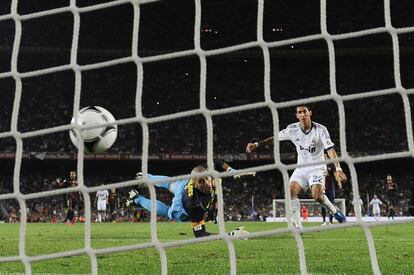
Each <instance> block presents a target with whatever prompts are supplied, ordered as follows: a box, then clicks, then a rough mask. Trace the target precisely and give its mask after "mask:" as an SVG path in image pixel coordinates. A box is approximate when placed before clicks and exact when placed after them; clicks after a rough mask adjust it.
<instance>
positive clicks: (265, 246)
mask: <svg viewBox="0 0 414 275" xmlns="http://www.w3.org/2000/svg"><path fill="white" fill-rule="evenodd" d="M237 226H245V229H246V230H248V231H250V232H256V231H263V230H271V229H276V228H282V227H285V226H286V224H283V223H265V222H243V223H236V222H234V223H233V222H230V223H226V230H227V231H230V230H231V229H233V228H235V227H237ZM307 226H319V224H316V223H314V224H312V223H308V224H307ZM207 228H208V230H209V231H211V232H218V227H217V225H215V224H207ZM84 230H85V227H84V225H83V224H75V225H74V226H67V225H66V224H28V225H27V239H26V245H27V248H26V253H27V254H28V255H30V256H35V255H41V254H50V253H56V252H63V251H68V250H73V249H81V248H83V246H84ZM158 235H159V238H160V240H161V241H173V240H180V239H192V238H193V234H192V231H191V229H190V225H189V224H188V223H176V224H172V223H168V222H161V223H158ZM372 235H373V237H374V240H375V245H376V249H377V255H378V262H379V265H380V270H381V272H382V274H414V224H413V223H410V224H401V225H388V226H381V227H376V228H372ZM91 236H92V247H93V248H107V247H114V246H122V245H133V244H140V243H147V242H150V240H151V238H150V224H149V223H135V224H131V223H123V224H114V223H106V224H92V228H91ZM302 237H303V241H304V245H305V255H306V259H307V266H308V271H309V272H310V273H312V274H372V269H371V265H370V258H369V252H368V245H367V240H366V238H365V234H364V232H363V230H362V229H361V228H359V227H355V228H348V229H340V230H338V229H337V230H329V231H324V232H315V233H306V234H304V235H303V236H302ZM18 242H19V225H18V224H0V257H7V256H16V255H18V246H19V244H18ZM234 247H235V250H236V256H237V272H238V274H297V273H299V264H298V250H297V247H296V243H295V240H294V237H293V236H292V235H291V234H283V235H278V236H272V237H264V238H254V239H250V240H247V241H242V240H239V241H235V242H234ZM166 254H167V262H168V273H169V274H229V273H230V262H229V256H228V249H227V244H226V243H225V242H224V241H213V242H206V243H200V244H191V245H184V246H180V247H174V248H167V249H166ZM97 259H98V268H99V273H100V274H160V272H161V265H160V257H159V254H158V251H157V250H156V249H155V248H148V249H143V250H135V251H128V252H117V253H113V254H103V255H98V257H97ZM24 271H25V270H24V266H23V264H22V263H21V262H7V263H4V262H2V263H0V274H7V273H24ZM32 272H33V273H34V274H36V273H39V274H44V273H54V274H56V273H59V274H88V273H90V272H91V264H90V258H89V256H88V255H86V254H84V255H79V256H73V257H68V258H59V259H53V260H46V261H39V262H33V263H32Z"/></svg>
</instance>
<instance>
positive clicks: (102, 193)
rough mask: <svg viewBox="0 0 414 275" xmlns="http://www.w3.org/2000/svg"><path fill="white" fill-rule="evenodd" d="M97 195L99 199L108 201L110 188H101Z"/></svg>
mask: <svg viewBox="0 0 414 275" xmlns="http://www.w3.org/2000/svg"><path fill="white" fill-rule="evenodd" d="M96 197H97V198H98V201H106V199H107V198H108V197H109V193H108V190H99V191H98V192H96Z"/></svg>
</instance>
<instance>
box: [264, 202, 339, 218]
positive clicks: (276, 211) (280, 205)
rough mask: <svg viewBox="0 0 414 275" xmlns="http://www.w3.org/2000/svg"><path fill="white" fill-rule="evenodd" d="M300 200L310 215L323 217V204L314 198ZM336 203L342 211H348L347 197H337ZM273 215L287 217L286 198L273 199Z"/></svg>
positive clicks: (274, 216)
mask: <svg viewBox="0 0 414 275" xmlns="http://www.w3.org/2000/svg"><path fill="white" fill-rule="evenodd" d="M299 202H300V205H301V206H305V207H306V208H307V209H308V213H309V217H321V215H322V214H321V205H320V204H319V203H318V202H316V201H315V200H313V199H299ZM334 204H335V206H336V207H338V208H339V210H341V212H342V213H346V208H345V199H335V202H334ZM272 216H273V218H277V217H286V200H284V199H274V200H273V203H272ZM318 221H319V220H318Z"/></svg>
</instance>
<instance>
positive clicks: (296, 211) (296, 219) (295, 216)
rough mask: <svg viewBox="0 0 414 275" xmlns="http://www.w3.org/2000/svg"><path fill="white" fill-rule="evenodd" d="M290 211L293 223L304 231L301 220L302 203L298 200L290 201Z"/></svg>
mask: <svg viewBox="0 0 414 275" xmlns="http://www.w3.org/2000/svg"><path fill="white" fill-rule="evenodd" d="M290 210H291V215H292V217H291V218H292V221H293V223H294V224H295V226H296V227H297V228H300V229H302V228H303V226H302V222H301V220H300V202H299V199H298V198H292V199H291V200H290Z"/></svg>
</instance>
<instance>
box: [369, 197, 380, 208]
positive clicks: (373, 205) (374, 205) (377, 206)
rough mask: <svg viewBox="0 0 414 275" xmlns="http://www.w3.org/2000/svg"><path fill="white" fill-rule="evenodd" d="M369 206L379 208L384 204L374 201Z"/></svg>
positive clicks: (377, 200)
mask: <svg viewBox="0 0 414 275" xmlns="http://www.w3.org/2000/svg"><path fill="white" fill-rule="evenodd" d="M369 204H370V205H372V207H373V208H379V207H380V205H381V204H382V201H380V200H379V199H372V200H371V202H370V203H369Z"/></svg>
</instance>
